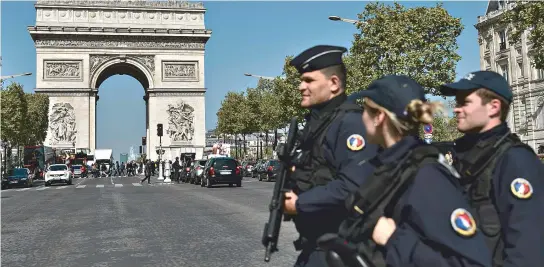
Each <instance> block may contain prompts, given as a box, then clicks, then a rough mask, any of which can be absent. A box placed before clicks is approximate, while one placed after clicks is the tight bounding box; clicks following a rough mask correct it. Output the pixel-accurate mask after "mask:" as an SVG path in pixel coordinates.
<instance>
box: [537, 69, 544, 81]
mask: <svg viewBox="0 0 544 267" xmlns="http://www.w3.org/2000/svg"><path fill="white" fill-rule="evenodd" d="M535 72H536V73H535V78H536V80H543V79H544V70H543V69H535Z"/></svg>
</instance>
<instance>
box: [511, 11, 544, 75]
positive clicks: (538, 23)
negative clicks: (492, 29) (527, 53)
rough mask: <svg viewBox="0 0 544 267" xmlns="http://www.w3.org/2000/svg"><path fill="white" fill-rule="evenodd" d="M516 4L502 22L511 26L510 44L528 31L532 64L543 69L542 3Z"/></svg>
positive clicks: (543, 23) (543, 19)
mask: <svg viewBox="0 0 544 267" xmlns="http://www.w3.org/2000/svg"><path fill="white" fill-rule="evenodd" d="M516 2H517V3H516V7H514V9H512V10H510V11H509V12H506V13H505V15H504V19H503V21H502V22H503V23H506V24H510V25H511V26H512V27H511V29H512V33H511V35H510V43H511V44H515V43H517V42H519V41H520V40H521V36H522V34H523V32H525V31H526V30H529V31H528V34H527V39H528V40H529V41H530V42H531V43H532V49H533V64H534V66H535V67H536V68H537V69H544V2H542V1H528V2H522V1H516Z"/></svg>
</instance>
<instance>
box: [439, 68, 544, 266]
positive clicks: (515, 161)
mask: <svg viewBox="0 0 544 267" xmlns="http://www.w3.org/2000/svg"><path fill="white" fill-rule="evenodd" d="M441 89H442V93H443V94H444V95H449V96H455V99H456V102H457V106H456V108H455V109H454V112H455V114H456V116H457V129H458V130H459V131H460V132H462V133H464V134H465V135H464V136H463V137H461V138H459V139H458V140H456V141H455V151H456V154H457V155H456V158H455V159H454V166H455V167H456V169H457V170H458V171H459V173H460V174H461V176H462V179H461V182H462V184H463V186H464V188H465V190H466V192H467V194H468V196H469V197H470V199H471V205H472V206H473V207H474V209H475V210H476V214H475V217H476V221H477V222H478V226H479V228H480V229H481V233H483V234H484V235H485V236H486V239H487V242H488V246H489V247H490V248H491V250H492V254H493V266H504V267H513V266H516V267H521V266H527V267H529V266H544V243H543V242H544V233H543V231H544V227H543V226H544V216H542V212H543V211H544V198H543V195H544V194H543V192H544V172H543V167H542V163H541V162H540V160H539V159H538V157H537V156H536V155H535V153H534V151H533V150H532V149H531V148H530V147H529V146H527V145H526V144H524V143H523V142H521V141H520V139H519V138H518V137H517V136H516V135H515V134H513V133H511V132H510V129H509V128H508V126H507V125H506V118H507V115H508V112H509V107H510V104H511V102H512V99H513V95H512V91H511V90H510V86H509V85H508V82H507V81H506V79H504V78H503V77H502V76H501V75H500V74H498V73H496V72H492V71H476V72H472V73H469V74H468V75H467V76H465V77H464V78H462V79H461V80H459V81H458V82H456V83H452V84H446V85H444V86H442V88H441Z"/></svg>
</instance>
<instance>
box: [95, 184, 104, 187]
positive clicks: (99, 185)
mask: <svg viewBox="0 0 544 267" xmlns="http://www.w3.org/2000/svg"><path fill="white" fill-rule="evenodd" d="M96 187H104V185H103V184H97V185H96Z"/></svg>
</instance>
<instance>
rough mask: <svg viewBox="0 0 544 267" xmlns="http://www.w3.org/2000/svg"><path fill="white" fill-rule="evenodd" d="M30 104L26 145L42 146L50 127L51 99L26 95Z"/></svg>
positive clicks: (40, 95) (41, 95)
mask: <svg viewBox="0 0 544 267" xmlns="http://www.w3.org/2000/svg"><path fill="white" fill-rule="evenodd" d="M25 97H26V101H27V104H28V109H27V115H26V116H25V118H26V125H27V128H26V130H27V131H28V135H27V138H28V139H27V141H26V142H25V145H42V144H43V142H44V141H45V138H46V136H47V128H48V127H49V116H48V114H49V97H48V96H47V95H44V94H28V93H27V94H25Z"/></svg>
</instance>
